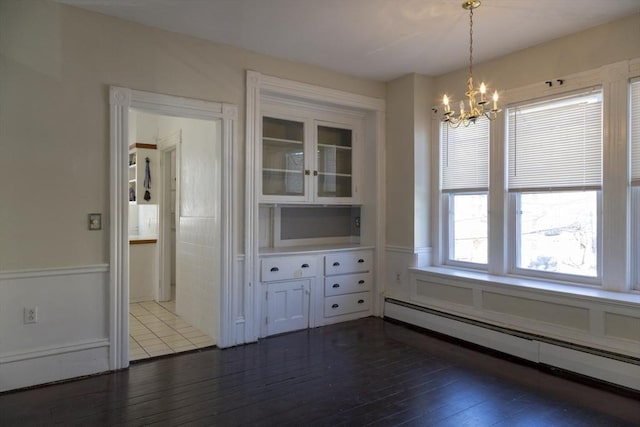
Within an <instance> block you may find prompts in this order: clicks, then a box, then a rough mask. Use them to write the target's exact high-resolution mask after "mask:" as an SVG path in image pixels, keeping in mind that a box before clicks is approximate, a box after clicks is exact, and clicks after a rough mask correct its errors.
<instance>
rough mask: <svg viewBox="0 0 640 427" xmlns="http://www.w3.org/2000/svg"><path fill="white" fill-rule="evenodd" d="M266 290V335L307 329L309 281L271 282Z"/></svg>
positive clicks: (266, 286) (266, 285)
mask: <svg viewBox="0 0 640 427" xmlns="http://www.w3.org/2000/svg"><path fill="white" fill-rule="evenodd" d="M264 286H265V288H266V295H265V301H266V306H267V309H266V310H265V311H266V319H265V322H266V325H267V333H266V335H274V334H281V333H283V332H289V331H297V330H299V329H306V328H308V327H309V279H306V280H295V281H289V282H271V283H267V284H265V285H264Z"/></svg>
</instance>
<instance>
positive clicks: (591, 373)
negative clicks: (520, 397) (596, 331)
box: [384, 300, 640, 390]
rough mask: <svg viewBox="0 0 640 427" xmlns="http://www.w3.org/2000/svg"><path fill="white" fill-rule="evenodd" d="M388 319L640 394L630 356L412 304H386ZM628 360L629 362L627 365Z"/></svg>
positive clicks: (639, 377) (639, 369) (639, 372)
mask: <svg viewBox="0 0 640 427" xmlns="http://www.w3.org/2000/svg"><path fill="white" fill-rule="evenodd" d="M384 317H387V318H391V319H395V320H399V321H402V322H405V323H409V324H411V325H415V326H419V327H421V328H425V329H429V330H432V331H435V332H438V333H441V334H445V335H448V336H451V337H454V338H458V339H461V340H463V341H467V342H471V343H474V344H477V345H480V346H483V347H486V348H489V349H492V350H497V351H500V352H502V353H506V354H509V355H512V356H516V357H519V358H522V359H525V360H528V361H531V362H535V363H541V364H545V365H549V366H554V367H557V368H560V369H564V370H567V371H571V372H575V373H578V374H581V375H584V376H588V377H592V378H595V379H598V380H602V381H606V382H608V383H612V384H616V385H619V386H623V387H627V388H630V389H634V390H640V364H637V363H635V362H634V361H633V360H631V359H632V358H630V357H627V356H622V355H620V357H606V356H605V355H600V354H594V353H590V352H589V351H588V350H589V349H587V348H584V349H581V348H580V347H579V346H571V348H570V347H569V346H567V347H565V346H563V345H562V343H553V342H545V341H540V340H538V339H536V337H534V336H530V337H527V336H526V334H513V333H511V332H512V331H508V330H504V331H500V329H499V328H494V327H491V328H489V327H483V326H482V324H479V323H477V322H475V323H473V322H465V321H461V320H456V319H455V318H452V317H449V316H446V315H439V314H437V313H435V312H433V311H427V310H422V309H420V308H419V307H416V308H412V307H410V304H395V303H393V302H392V301H389V300H387V301H385V305H384ZM625 359H627V360H628V361H625Z"/></svg>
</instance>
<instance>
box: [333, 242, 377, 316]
mask: <svg viewBox="0 0 640 427" xmlns="http://www.w3.org/2000/svg"><path fill="white" fill-rule="evenodd" d="M372 264H373V253H372V251H351V252H339V253H332V254H327V255H326V256H325V257H324V271H325V273H324V274H325V278H324V317H325V319H329V318H334V317H335V316H353V317H360V316H359V315H358V314H360V313H362V314H365V315H369V312H370V310H371V289H372V285H373V274H372ZM336 320H341V319H339V318H337V319H336ZM325 323H327V322H325Z"/></svg>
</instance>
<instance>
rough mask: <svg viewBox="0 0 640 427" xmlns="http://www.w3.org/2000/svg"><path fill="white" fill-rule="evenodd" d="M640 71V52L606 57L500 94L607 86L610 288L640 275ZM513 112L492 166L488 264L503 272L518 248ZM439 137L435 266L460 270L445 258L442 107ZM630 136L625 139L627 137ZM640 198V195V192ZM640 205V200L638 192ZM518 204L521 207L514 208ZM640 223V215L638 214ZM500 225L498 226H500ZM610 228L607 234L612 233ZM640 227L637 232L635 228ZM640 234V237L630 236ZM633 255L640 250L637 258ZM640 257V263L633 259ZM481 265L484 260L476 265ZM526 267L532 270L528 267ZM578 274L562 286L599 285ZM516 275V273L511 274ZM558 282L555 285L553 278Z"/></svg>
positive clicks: (605, 222)
mask: <svg viewBox="0 0 640 427" xmlns="http://www.w3.org/2000/svg"><path fill="white" fill-rule="evenodd" d="M638 76H640V58H635V59H632V60H625V61H620V62H617V63H613V64H609V65H605V66H603V67H601V68H599V69H595V70H589V71H585V72H582V73H578V74H573V75H569V76H565V77H559V78H561V79H562V80H564V84H563V85H556V86H555V87H546V85H545V84H544V83H543V82H540V83H536V84H532V85H527V86H523V87H520V88H515V89H510V90H507V91H505V92H504V93H502V94H501V101H502V103H503V105H509V104H517V103H521V102H526V101H529V100H534V99H540V98H546V97H554V96H559V95H561V94H566V93H571V92H574V91H578V90H583V89H587V88H590V87H594V86H601V87H602V91H603V186H602V191H601V193H600V194H599V197H600V198H601V201H600V206H601V212H599V214H600V215H599V216H598V221H599V224H598V225H599V228H600V230H599V236H598V245H599V246H601V247H599V259H598V261H599V265H598V268H599V276H600V277H601V281H600V285H599V286H598V289H600V290H603V291H607V292H609V291H614V292H625V293H636V290H634V285H635V286H638V283H639V282H640V271H639V270H640V267H638V263H639V261H640V255H639V254H636V253H633V254H632V252H637V251H640V250H636V249H635V248H632V242H633V241H638V240H637V239H638V237H640V224H632V221H631V203H632V201H634V200H635V199H633V200H632V197H631V191H630V190H629V170H628V169H629V168H628V167H624V165H629V150H628V143H627V141H628V126H627V125H628V102H627V99H628V98H627V97H628V90H629V89H628V88H629V81H630V80H631V79H633V78H637V77H638ZM505 126H506V117H505V114H504V112H503V113H500V114H499V115H498V118H497V119H496V120H495V122H494V123H493V124H492V126H491V127H492V131H491V141H490V144H491V145H490V154H489V155H490V160H489V161H490V167H489V173H490V176H489V201H488V203H489V254H488V259H489V264H488V266H487V270H488V272H489V273H490V274H491V275H496V276H498V277H505V278H507V277H509V276H512V277H514V278H517V276H516V275H515V274H513V269H512V268H511V265H510V263H511V262H512V261H511V260H510V257H509V256H508V253H510V252H511V251H512V250H513V248H514V247H513V242H512V241H509V239H510V238H511V237H510V236H514V235H515V234H514V231H515V230H513V229H512V228H513V227H514V224H515V221H514V218H511V216H512V215H513V214H512V212H511V210H510V209H509V203H510V202H509V200H510V197H509V196H508V193H507V191H506V185H505V184H506V173H507V169H506V157H505V156H506V153H505V148H504V147H505V145H506V144H505V142H504V136H505V135H504V133H505V132H504V129H505ZM432 137H433V140H434V141H438V143H437V144H433V150H434V153H433V156H432V159H434V161H433V163H432V176H431V177H432V190H433V193H432V194H433V195H434V198H433V202H434V208H433V210H432V213H433V216H432V223H431V228H432V236H433V249H434V251H433V257H432V264H433V265H434V266H440V267H444V268H445V269H444V270H445V271H451V272H452V274H453V273H455V272H456V267H455V266H453V265H451V264H450V263H448V264H447V263H446V260H447V253H446V252H445V251H446V250H447V249H448V248H447V246H446V244H445V239H447V235H446V234H445V232H448V230H447V229H446V227H445V222H446V221H447V220H448V218H447V216H446V215H448V212H447V211H445V210H444V206H443V197H442V193H441V190H440V181H439V175H440V164H439V159H440V144H439V141H440V132H439V122H438V118H437V115H436V114H435V113H434V115H433V117H432ZM622 141H623V142H624V143H621V142H622ZM614 142H615V143H614ZM498 164H503V165H505V167H503V168H496V167H492V166H491V165H498ZM637 199H640V196H638V197H637ZM634 203H636V205H637V206H638V205H640V200H635V201H634ZM514 212H515V211H514ZM636 222H638V223H640V220H638V221H636ZM496 225H498V226H496ZM605 233H606V234H605ZM632 233H634V234H632ZM631 239H635V240H631ZM632 257H633V258H632ZM634 265H635V267H633V266H634ZM476 270H477V268H476ZM526 272H527V273H529V272H530V270H526ZM570 278H571V277H570V276H568V275H562V279H564V280H562V283H560V285H559V288H558V289H562V288H563V287H565V286H584V287H586V288H591V287H593V286H594V285H593V283H588V282H589V280H586V279H585V280H582V277H580V280H578V281H575V282H568V281H567V279H570ZM507 282H509V280H507ZM518 282H519V283H520V284H523V285H524V286H526V284H527V283H528V282H536V283H546V282H548V283H550V284H553V283H556V281H555V280H552V279H547V278H545V279H540V278H537V277H532V276H530V275H529V274H527V278H526V279H523V280H519V281H518ZM554 286H555V285H554Z"/></svg>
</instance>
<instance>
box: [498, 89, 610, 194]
mask: <svg viewBox="0 0 640 427" xmlns="http://www.w3.org/2000/svg"><path fill="white" fill-rule="evenodd" d="M508 117H509V118H508V120H509V122H508V130H507V132H508V140H507V141H508V153H509V176H508V180H509V181H508V182H509V184H508V186H509V190H511V191H545V190H553V189H565V190H584V189H591V190H597V189H600V188H601V186H602V92H601V90H599V89H598V90H592V91H589V92H588V93H581V94H578V95H572V96H567V97H563V98H555V99H553V100H546V101H541V102H535V103H528V104H523V105H518V106H514V107H510V108H509V109H508Z"/></svg>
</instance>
